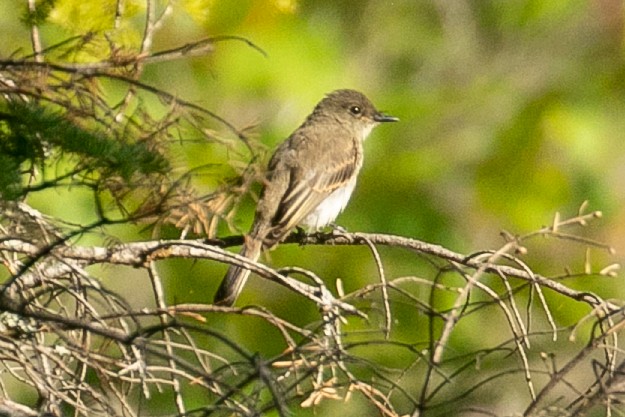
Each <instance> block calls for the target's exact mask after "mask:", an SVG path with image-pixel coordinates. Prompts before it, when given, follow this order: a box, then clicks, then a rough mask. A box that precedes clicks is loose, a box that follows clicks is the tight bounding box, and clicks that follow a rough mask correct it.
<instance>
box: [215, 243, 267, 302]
mask: <svg viewBox="0 0 625 417" xmlns="http://www.w3.org/2000/svg"><path fill="white" fill-rule="evenodd" d="M261 246H262V243H261V241H259V240H254V239H249V240H247V241H246V243H245V245H243V248H242V249H241V252H239V255H241V256H245V257H246V258H248V259H250V260H252V261H256V260H257V259H258V257H259V256H260V251H261ZM249 276H250V270H249V269H246V268H243V267H241V266H239V265H231V266H230V268H229V269H228V272H227V273H226V276H225V277H224V279H223V281H222V282H221V285H220V286H219V289H218V290H217V293H216V294H215V298H214V300H213V302H214V304H217V305H220V306H228V307H230V306H232V305H233V304H234V302H235V301H236V300H237V298H238V297H239V294H241V291H242V290H243V286H244V285H245V282H246V281H247V277H249Z"/></svg>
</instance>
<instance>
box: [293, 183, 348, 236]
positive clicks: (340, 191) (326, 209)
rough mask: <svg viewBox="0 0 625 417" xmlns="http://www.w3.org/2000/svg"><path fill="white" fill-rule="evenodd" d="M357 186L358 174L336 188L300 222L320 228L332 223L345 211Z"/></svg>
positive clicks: (315, 228)
mask: <svg viewBox="0 0 625 417" xmlns="http://www.w3.org/2000/svg"><path fill="white" fill-rule="evenodd" d="M355 186H356V175H354V176H352V178H351V179H350V180H349V181H348V182H347V183H346V184H345V185H344V186H343V187H340V188H337V189H336V190H334V191H333V192H332V193H331V194H330V195H328V196H327V197H326V198H325V199H324V200H323V201H322V202H321V204H319V205H318V206H317V208H316V209H314V210H313V211H312V212H311V213H310V214H309V215H308V216H306V217H305V218H304V220H302V222H301V223H300V224H301V225H302V226H305V227H307V228H310V229H314V230H318V229H320V228H322V227H324V226H327V225H328V224H330V223H332V222H333V221H334V219H336V217H337V216H338V215H339V214H340V213H341V212H342V211H343V209H344V208H345V206H347V203H348V202H349V198H350V197H351V195H352V192H353V191H354V187H355Z"/></svg>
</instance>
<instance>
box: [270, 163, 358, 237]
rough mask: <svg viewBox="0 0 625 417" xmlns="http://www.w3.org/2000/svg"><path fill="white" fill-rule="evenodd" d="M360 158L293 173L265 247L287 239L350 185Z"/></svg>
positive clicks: (291, 170) (315, 166)
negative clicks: (343, 188)
mask: <svg viewBox="0 0 625 417" xmlns="http://www.w3.org/2000/svg"><path fill="white" fill-rule="evenodd" d="M357 163H358V162H357V159H356V156H355V155H354V156H353V157H351V158H349V157H348V158H344V157H336V158H330V159H329V163H328V164H325V165H318V164H311V165H308V166H307V167H305V168H302V167H300V166H297V167H293V168H291V169H290V170H289V181H288V186H287V188H286V190H285V191H284V194H283V196H282V199H281V201H280V204H279V205H278V209H277V211H276V213H275V216H274V217H273V219H272V221H271V230H270V231H269V233H267V236H266V238H265V245H266V246H267V247H271V246H273V245H274V244H276V243H277V242H279V241H280V240H281V239H283V238H284V237H285V236H286V235H287V234H288V233H289V232H290V231H291V230H292V229H293V228H295V226H297V225H298V224H299V223H300V222H301V221H302V220H303V219H304V218H305V217H306V216H308V215H309V214H310V213H311V212H312V211H313V210H315V208H317V206H318V205H319V204H321V202H322V201H323V200H324V199H325V198H326V197H328V196H329V195H330V194H332V192H333V191H335V190H337V189H339V188H341V187H343V186H345V185H347V183H348V182H349V181H350V180H351V178H352V176H353V175H354V173H355V171H356V170H357V169H358V166H357Z"/></svg>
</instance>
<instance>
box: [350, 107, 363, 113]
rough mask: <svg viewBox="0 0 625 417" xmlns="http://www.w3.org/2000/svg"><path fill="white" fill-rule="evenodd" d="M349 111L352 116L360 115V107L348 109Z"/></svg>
mask: <svg viewBox="0 0 625 417" xmlns="http://www.w3.org/2000/svg"><path fill="white" fill-rule="evenodd" d="M349 111H350V112H351V113H352V114H354V115H359V114H360V113H362V109H361V108H360V106H351V107H350V108H349Z"/></svg>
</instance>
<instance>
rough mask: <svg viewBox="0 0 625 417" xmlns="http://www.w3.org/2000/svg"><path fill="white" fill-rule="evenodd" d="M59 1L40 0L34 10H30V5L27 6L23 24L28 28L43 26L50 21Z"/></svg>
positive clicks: (23, 15)
mask: <svg viewBox="0 0 625 417" xmlns="http://www.w3.org/2000/svg"><path fill="white" fill-rule="evenodd" d="M56 2H57V0H40V1H37V2H35V7H34V10H30V9H29V8H28V5H27V4H25V6H24V8H25V10H24V12H23V13H22V18H21V20H22V23H24V24H25V25H27V26H31V25H37V26H39V25H42V24H43V23H45V22H46V20H48V17H49V16H50V12H51V11H52V10H53V9H54V6H55V5H56Z"/></svg>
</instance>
